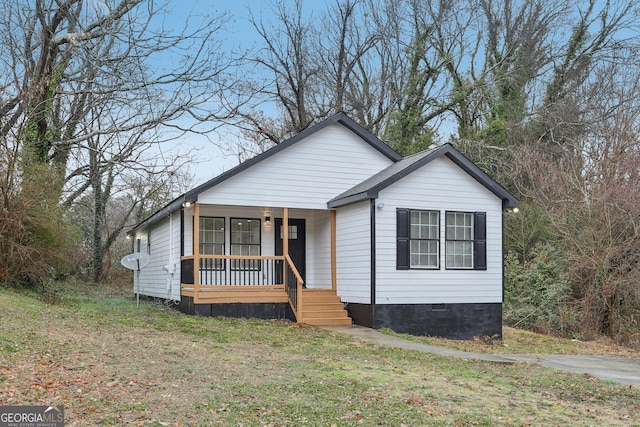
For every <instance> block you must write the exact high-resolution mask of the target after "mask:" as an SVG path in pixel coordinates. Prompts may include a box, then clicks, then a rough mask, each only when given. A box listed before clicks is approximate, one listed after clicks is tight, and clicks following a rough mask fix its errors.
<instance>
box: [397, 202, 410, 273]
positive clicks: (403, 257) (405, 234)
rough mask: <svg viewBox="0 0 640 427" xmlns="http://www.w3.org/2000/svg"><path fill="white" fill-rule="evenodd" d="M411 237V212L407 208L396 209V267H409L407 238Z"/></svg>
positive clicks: (405, 268) (403, 268)
mask: <svg viewBox="0 0 640 427" xmlns="http://www.w3.org/2000/svg"><path fill="white" fill-rule="evenodd" d="M410 237H411V213H410V211H409V209H397V210H396V269H397V270H408V269H409V256H410V255H409V253H410V252H409V240H410Z"/></svg>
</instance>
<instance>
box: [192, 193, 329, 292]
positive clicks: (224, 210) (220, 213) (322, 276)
mask: <svg viewBox="0 0 640 427" xmlns="http://www.w3.org/2000/svg"><path fill="white" fill-rule="evenodd" d="M267 210H268V211H269V212H270V213H271V220H272V222H275V221H274V220H275V218H282V209H279V208H261V207H246V206H215V205H200V216H201V217H221V218H225V230H227V231H226V232H225V253H226V254H229V253H230V248H231V233H230V232H229V231H228V230H229V220H230V218H259V219H260V221H261V223H260V226H261V237H260V242H261V248H260V250H261V255H264V256H270V255H274V254H275V238H276V236H275V232H276V229H275V224H274V225H272V228H271V230H265V227H264V213H265V211H267ZM193 214H194V209H193V207H190V208H188V209H185V210H184V239H183V242H184V243H183V244H184V247H183V251H184V255H185V256H187V255H193ZM289 218H292V219H293V218H295V219H304V220H305V226H306V236H305V237H306V260H305V262H306V278H305V279H306V280H305V282H306V285H307V286H308V287H310V288H331V224H330V221H331V217H330V213H329V211H327V210H324V211H315V210H307V209H304V210H303V209H289Z"/></svg>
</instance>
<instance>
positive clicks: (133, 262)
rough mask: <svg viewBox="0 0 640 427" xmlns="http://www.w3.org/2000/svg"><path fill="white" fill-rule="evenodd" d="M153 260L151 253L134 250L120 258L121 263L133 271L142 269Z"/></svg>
mask: <svg viewBox="0 0 640 427" xmlns="http://www.w3.org/2000/svg"><path fill="white" fill-rule="evenodd" d="M149 261H151V257H150V256H149V254H147V253H144V252H134V253H132V254H129V255H125V256H124V258H122V259H121V260H120V263H121V264H122V265H123V266H125V267H126V268H128V269H129V270H133V271H140V270H141V269H143V268H144V267H145V266H146V265H147V264H149Z"/></svg>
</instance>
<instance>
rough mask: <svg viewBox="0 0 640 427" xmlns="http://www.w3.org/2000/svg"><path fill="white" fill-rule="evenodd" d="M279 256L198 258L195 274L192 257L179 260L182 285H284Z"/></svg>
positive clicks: (282, 258) (207, 256) (209, 256)
mask: <svg viewBox="0 0 640 427" xmlns="http://www.w3.org/2000/svg"><path fill="white" fill-rule="evenodd" d="M283 260H284V257H282V256H236V255H200V256H199V257H198V264H199V265H198V267H199V268H198V271H197V272H195V271H194V268H193V264H194V262H195V257H194V256H184V257H182V258H181V264H182V274H181V276H182V283H185V284H194V283H195V280H194V279H195V276H194V274H198V279H199V281H198V284H199V285H200V286H272V285H284V281H283V280H282V263H283Z"/></svg>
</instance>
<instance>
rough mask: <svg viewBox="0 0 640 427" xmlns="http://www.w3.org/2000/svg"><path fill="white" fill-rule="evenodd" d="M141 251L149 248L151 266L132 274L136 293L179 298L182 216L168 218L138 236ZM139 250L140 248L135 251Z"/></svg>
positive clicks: (173, 298) (176, 215) (164, 297)
mask: <svg viewBox="0 0 640 427" xmlns="http://www.w3.org/2000/svg"><path fill="white" fill-rule="evenodd" d="M135 238H136V239H140V250H141V251H142V252H147V248H149V249H150V252H151V254H150V256H151V259H150V261H149V264H148V265H147V266H146V267H144V268H142V269H141V270H140V276H139V280H138V274H137V273H135V272H134V273H133V277H134V289H133V291H134V292H139V293H140V294H141V295H147V296H151V297H156V298H163V299H169V300H179V299H180V215H179V213H176V214H173V215H171V216H169V217H167V218H166V219H165V220H163V221H161V222H160V223H158V224H156V225H155V226H154V227H152V228H150V229H147V230H145V231H144V232H141V233H140V234H136V236H135ZM136 249H137V248H136Z"/></svg>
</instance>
